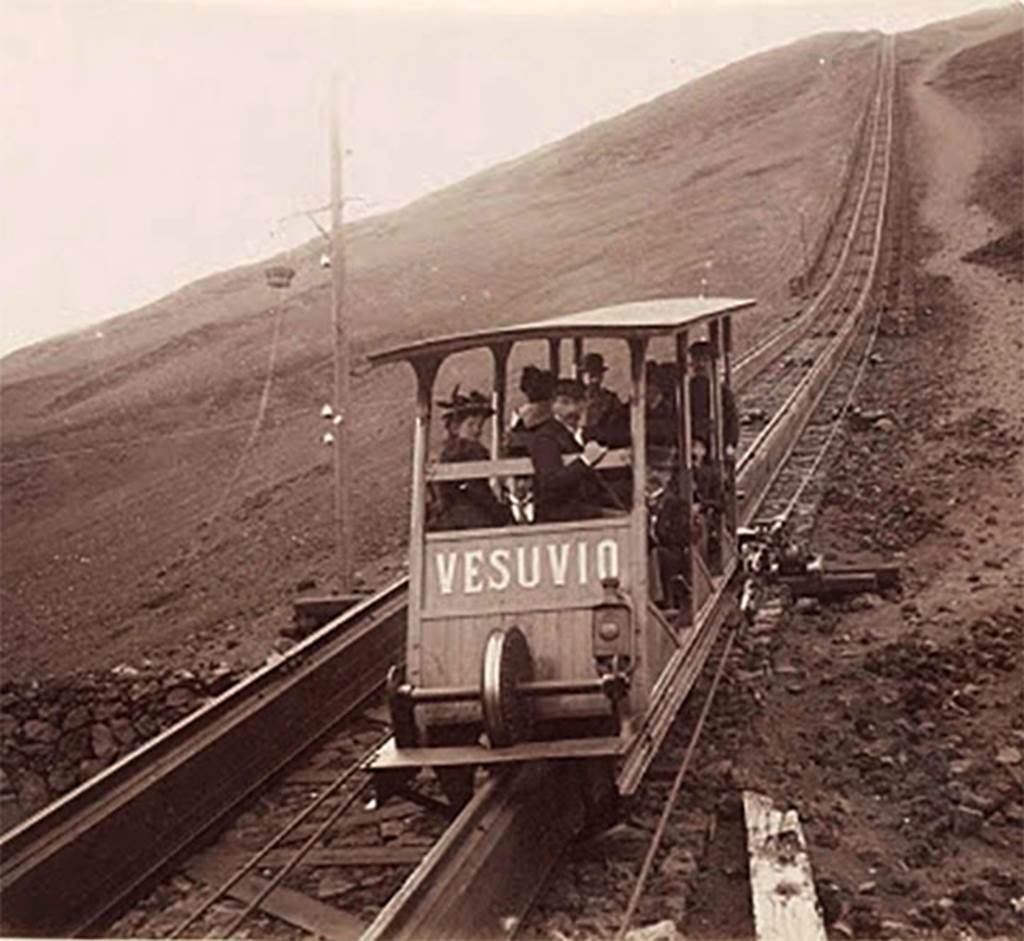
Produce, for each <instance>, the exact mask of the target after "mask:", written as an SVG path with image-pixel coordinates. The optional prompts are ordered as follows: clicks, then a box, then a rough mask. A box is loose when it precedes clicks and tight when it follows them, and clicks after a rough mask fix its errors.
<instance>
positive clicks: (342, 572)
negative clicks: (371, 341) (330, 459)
mask: <svg viewBox="0 0 1024 941" xmlns="http://www.w3.org/2000/svg"><path fill="white" fill-rule="evenodd" d="M338 108H339V103H338V79H337V76H332V79H331V100H330V136H331V141H330V148H331V328H332V330H331V332H332V334H333V337H334V401H333V403H332V407H333V411H334V417H333V422H334V525H335V538H336V540H337V552H338V578H339V579H340V581H341V592H342V594H348V593H349V592H351V591H352V526H351V520H352V517H351V505H350V501H349V492H350V489H351V460H350V457H351V453H352V452H351V447H350V437H351V436H350V432H349V427H350V426H351V424H352V422H351V414H350V411H351V409H350V406H351V396H350V391H349V365H348V364H349V356H348V331H347V329H346V325H345V244H344V236H343V234H342V226H343V224H344V221H343V218H342V207H343V206H344V196H343V194H342V149H341V130H340V126H339V124H340V122H339V117H338Z"/></svg>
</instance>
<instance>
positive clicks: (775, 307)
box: [0, 33, 879, 671]
mask: <svg viewBox="0 0 1024 941" xmlns="http://www.w3.org/2000/svg"><path fill="white" fill-rule="evenodd" d="M878 49H879V36H878V34H874V33H872V34H829V35H822V36H816V37H813V38H810V39H807V40H803V41H801V42H797V43H794V44H792V45H789V46H786V47H784V48H781V49H777V50H773V51H770V52H767V53H764V54H761V55H758V56H754V57H752V58H750V59H746V60H743V61H741V62H738V63H736V64H734V65H732V66H729V67H728V68H725V69H722V70H720V71H718V72H716V73H714V74H712V75H709V76H706V77H704V78H702V79H699V80H697V81H695V82H691V83H689V84H687V85H685V86H683V87H682V88H680V89H678V90H677V91H674V92H671V93H669V94H667V95H664V96H662V97H660V98H658V99H656V100H655V101H653V102H650V103H648V104H646V105H642V106H640V107H638V108H635V109H633V110H631V111H629V112H627V113H626V114H624V115H621V116H619V117H617V118H614V119H612V120H609V121H605V122H602V123H600V124H597V125H594V126H592V127H589V128H587V129H585V130H583V131H581V132H579V133H577V134H575V135H573V136H571V137H569V138H567V139H566V140H564V141H561V142H559V143H557V144H553V145H550V146H548V147H545V148H543V149H541V150H540V151H537V152H535V153H533V154H530V155H527V156H525V157H523V158H520V159H518V160H515V161H510V162H508V163H505V164H502V165H500V166H498V167H495V168H492V169H490V170H488V171H486V172H484V173H481V174H478V175H476V176H474V177H472V178H470V179H468V180H466V181H464V182H462V183H460V184H457V185H456V186H453V187H450V188H448V189H446V190H443V191H441V192H438V193H435V194H432V195H431V196H428V197H426V198H424V199H421V200H419V201H417V202H415V203H413V204H411V205H410V206H408V207H406V208H405V209H403V210H401V211H398V212H394V213H390V214H388V215H385V216H380V217H376V218H374V219H369V220H365V221H362V222H360V223H357V224H355V225H352V226H351V227H349V229H348V230H347V246H348V257H349V275H350V278H349V304H348V314H349V316H350V318H351V323H352V331H353V338H354V347H355V352H356V353H357V355H361V354H362V353H363V352H365V351H366V350H367V349H370V348H374V347H379V346H381V345H383V344H386V343H390V342H393V341H397V340H399V339H407V338H409V337H415V336H419V335H426V334H430V333H435V332H438V331H441V330H451V329H453V328H462V327H470V326H476V325H480V324H484V323H490V322H512V321H515V320H517V319H519V320H522V319H533V318H535V317H538V316H543V315H545V314H549V313H554V312H558V311H565V310H571V309H578V308H582V307H587V306H594V305H598V304H605V303H611V302H615V301H619V300H625V299H638V298H643V297H657V296H665V295H670V294H689V293H696V292H697V291H698V290H699V287H700V278H701V276H702V275H705V276H707V277H708V278H709V290H710V291H711V292H712V293H718V294H732V295H751V296H756V297H758V298H759V299H761V301H762V306H761V307H760V308H759V312H758V314H757V315H756V318H755V319H751V320H748V321H747V323H745V324H744V325H743V329H742V330H741V335H742V337H743V341H744V342H749V341H750V339H751V338H752V337H756V336H757V335H758V334H759V333H760V332H763V331H764V330H767V329H769V328H770V326H771V325H772V324H773V323H775V322H777V321H778V319H779V318H780V317H782V316H785V315H788V314H789V313H791V311H792V307H793V302H791V301H790V300H789V299H788V297H787V294H786V291H785V286H786V284H787V282H788V279H789V278H790V277H791V276H792V275H794V274H796V273H797V272H798V271H799V270H800V269H801V264H802V260H801V254H802V250H801V236H800V216H799V215H798V210H800V209H802V210H803V211H804V213H805V225H806V232H805V235H806V239H807V241H808V243H809V244H810V246H811V249H812V250H813V248H814V246H815V244H816V243H817V241H818V239H819V238H820V237H821V234H822V232H823V231H824V229H825V226H826V224H827V221H828V218H829V216H830V213H831V212H832V211H833V210H834V208H835V204H836V201H837V198H838V195H839V190H840V188H841V187H840V185H839V184H840V183H841V181H842V180H843V178H844V173H845V169H846V167H847V165H848V161H849V159H850V156H851V149H852V144H853V141H854V139H855V134H856V131H857V127H858V120H859V118H860V116H861V115H862V114H863V112H864V109H865V106H866V104H867V102H868V98H869V96H870V93H871V88H872V80H873V76H874V71H875V67H876V63H877V56H878ZM319 250H320V247H319V245H316V244H310V245H308V246H304V247H303V248H301V249H298V250H296V251H294V252H291V253H288V254H287V255H286V256H284V257H286V258H287V259H288V260H290V262H291V263H292V264H294V265H295V267H296V269H297V272H298V274H297V277H296V280H295V283H294V285H293V287H292V288H291V289H290V290H289V291H288V292H287V293H286V294H284V295H274V294H273V293H272V292H271V290H270V289H269V288H267V287H266V286H265V284H264V282H263V273H262V269H261V268H260V267H248V268H240V269H236V270H233V271H229V272H224V273H222V274H217V275H213V276H211V277H209V278H206V279H203V280H202V281H199V282H196V283H195V284H192V285H189V286H188V287H186V288H184V289H182V290H181V291H178V292H176V293H174V294H172V295H170V296H168V297H167V298H164V299H162V300H161V301H158V302H157V303H155V304H152V305H149V306H148V307H146V308H143V309H142V310H140V311H137V312H134V313H131V314H127V315H123V316H121V317H117V318H114V319H113V320H111V321H108V322H106V323H105V324H102V325H100V326H99V327H97V328H94V329H91V330H87V331H82V332H79V333H77V334H73V335H69V336H66V337H62V338H59V339H56V340H53V341H49V342H47V343H43V344H38V345H36V346H34V347H31V348H29V349H26V350H22V351H19V352H17V353H14V354H12V355H10V356H8V357H7V358H6V359H5V360H4V361H3V384H2V386H0V397H2V399H0V401H2V407H3V415H4V423H3V429H2V445H3V460H4V465H3V479H2V482H3V491H2V505H0V509H2V516H3V530H4V542H5V553H4V556H5V558H4V565H3V572H2V589H3V635H4V647H5V650H6V652H7V653H8V662H9V663H10V664H11V667H10V668H12V669H16V670H19V671H46V670H60V669H65V668H68V667H69V666H72V665H74V666H87V665H105V664H108V663H109V662H111V661H112V660H114V659H124V658H139V657H142V656H155V655H157V654H160V655H162V656H163V655H166V656H167V657H171V658H173V657H175V656H178V655H181V657H182V659H183V661H184V662H188V660H189V658H190V657H194V655H195V650H197V649H201V650H203V651H205V652H207V653H209V655H210V656H214V655H216V656H224V655H225V650H224V647H223V644H222V635H223V632H224V628H225V625H226V624H227V623H228V622H234V623H235V624H237V625H238V626H239V627H244V628H245V631H244V632H243V634H244V635H245V636H247V637H250V638H255V639H257V640H260V639H262V638H266V637H268V636H270V635H271V634H272V631H273V628H274V625H276V624H280V623H281V621H282V620H283V619H284V618H285V617H286V613H285V609H286V607H287V605H288V603H289V601H290V598H291V595H292V594H293V592H294V589H295V586H296V583H297V582H298V581H300V580H301V579H304V578H305V577H307V576H309V575H310V574H311V573H312V574H313V575H315V577H317V578H318V579H319V581H320V584H321V585H322V586H329V584H330V576H329V572H330V566H331V555H330V554H331V548H330V546H331V544H330V526H329V517H330V483H329V479H330V478H329V459H330V453H329V452H328V451H327V450H326V449H324V448H322V447H321V446H320V445H319V443H318V438H319V435H320V432H321V431H322V428H321V427H320V420H319V419H318V418H317V415H316V412H317V410H318V408H319V405H320V403H321V402H322V401H324V400H326V399H327V398H328V397H329V395H328V388H329V379H330V368H329V357H330V346H329V343H330V339H329V336H330V335H329V332H328V329H327V328H328V322H329V312H328V300H329V288H328V283H327V280H326V278H325V276H324V273H323V272H322V271H321V270H320V269H319V268H318V266H317V264H316V260H317V258H318V256H319ZM708 260H711V261H712V267H710V268H708V267H706V262H707V261H708ZM277 303H279V304H280V307H275V304H277ZM278 317H280V319H281V327H280V329H281V334H280V342H279V343H278V344H277V345H276V347H273V350H272V342H271V341H272V337H273V336H274V331H275V324H276V321H277V318H278ZM527 353H528V351H525V352H524V355H526V354H527ZM271 362H272V364H273V369H272V370H271V371H270V374H269V375H270V379H269V384H268V364H269V363H271ZM482 362H483V360H482V358H480V359H477V360H473V359H472V358H467V361H466V362H465V363H463V364H461V365H458V366H457V368H458V372H456V368H455V367H453V368H452V369H450V370H448V371H447V372H446V373H445V374H444V375H443V376H442V378H441V383H442V386H441V387H442V388H446V387H447V384H450V383H451V382H453V381H455V380H456V379H463V380H468V381H479V376H480V365H481V363H482ZM612 379H613V381H614V380H616V376H615V374H613V375H612ZM354 386H355V403H354V406H353V413H354V414H353V422H354V438H355V448H354V454H353V460H355V461H357V463H358V467H359V471H360V480H359V483H358V486H357V494H356V499H355V501H354V505H355V506H356V507H357V508H358V521H357V523H358V526H357V535H358V545H359V551H360V555H361V558H362V559H364V560H365V559H369V558H371V557H372V556H374V555H375V554H377V553H379V552H382V551H386V550H399V549H400V547H401V545H402V543H403V541H404V526H405V513H406V510H405V505H406V488H407V466H406V465H407V461H408V454H407V451H408V446H407V442H408V441H409V417H408V416H409V409H410V403H411V399H410V393H411V382H410V379H409V377H408V376H407V375H406V374H405V372H404V371H403V370H401V369H398V368H394V369H389V370H383V371H381V372H380V373H378V374H375V375H373V376H365V377H362V376H361V377H360V378H357V380H356V382H355V383H354ZM265 391H266V392H267V393H268V395H269V407H268V409H267V413H266V419H265V421H264V422H263V423H262V425H255V424H254V423H253V418H254V416H255V415H256V414H257V409H258V403H259V402H260V400H261V397H262V396H263V394H264V392H265ZM60 454H64V455H65V456H64V457H60V456H59V455H60ZM186 641H187V645H186V646H185V647H183V646H182V643H183V642H186ZM193 648H194V649H193ZM241 649H242V651H245V650H247V649H248V648H246V647H245V646H244V645H243V648H241Z"/></svg>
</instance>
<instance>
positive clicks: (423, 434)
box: [406, 356, 441, 683]
mask: <svg viewBox="0 0 1024 941" xmlns="http://www.w3.org/2000/svg"><path fill="white" fill-rule="evenodd" d="M410 362H411V364H412V368H413V369H414V370H415V371H416V422H415V425H414V430H413V445H412V493H411V495H410V500H409V622H410V623H409V632H408V637H409V640H408V646H407V649H406V670H407V673H408V679H409V681H410V682H411V683H418V682H419V681H420V658H419V654H420V650H419V630H418V629H414V628H416V627H417V626H418V618H419V614H420V609H421V607H422V599H423V559H424V534H425V532H426V527H427V520H426V510H427V455H428V454H429V453H430V419H431V415H432V412H433V396H434V380H435V379H436V378H437V371H438V369H439V368H440V366H441V360H440V359H439V358H437V357H433V356H432V357H429V358H424V359H414V360H410Z"/></svg>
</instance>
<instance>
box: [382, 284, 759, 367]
mask: <svg viewBox="0 0 1024 941" xmlns="http://www.w3.org/2000/svg"><path fill="white" fill-rule="evenodd" d="M754 304H755V302H754V301H753V300H749V299H745V298H731V297H672V298H662V299H659V300H649V301H633V302H631V303H627V304H615V305H613V306H610V307H598V308H596V309H594V310H584V311H579V312H577V313H573V314H563V315H561V316H557V317H549V318H547V319H545V320H534V321H531V322H530V323H516V324H507V325H505V326H499V327H489V328H486V329H483V330H473V331H469V332H467V333H458V334H449V335H448V336H442V337H435V338H433V339H426V340H417V341H416V342H414V343H407V344H404V345H402V346H396V347H394V348H392V349H389V350H384V351H382V352H380V353H374V354H371V355H370V357H369V359H370V362H371V363H372V364H373V365H374V366H380V365H382V364H384V363H393V362H396V361H398V360H410V361H413V360H419V359H423V358H426V357H441V356H448V355H449V354H450V353H457V352H460V351H462V350H469V349H475V348H477V347H481V346H490V345H491V344H494V343H512V342H516V341H520V340H537V339H564V338H566V337H623V338H630V337H651V336H658V335H664V334H674V333H678V332H679V331H680V330H685V329H687V328H688V327H693V326H696V325H697V324H700V323H703V322H705V321H707V320H712V319H713V318H715V317H721V316H722V315H724V314H729V313H734V312H736V311H739V310H745V309H746V308H748V307H753V306H754Z"/></svg>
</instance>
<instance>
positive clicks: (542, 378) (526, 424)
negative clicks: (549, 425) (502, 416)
mask: <svg viewBox="0 0 1024 941" xmlns="http://www.w3.org/2000/svg"><path fill="white" fill-rule="evenodd" d="M519 389H520V391H521V392H522V393H523V394H524V395H525V396H526V402H525V403H524V404H523V405H521V406H519V408H518V409H516V411H515V412H514V414H513V415H512V420H511V421H510V422H509V430H508V437H507V438H506V441H505V453H506V454H507V455H508V456H509V457H526V456H527V455H528V454H529V453H530V449H529V447H528V445H527V439H528V436H529V435H530V434H531V433H532V432H533V430H534V429H535V428H537V426H538V425H541V424H543V423H544V422H546V421H547V420H548V419H549V418H550V417H551V400H552V399H553V398H554V395H555V374H554V373H553V372H551V371H550V370H548V369H538V368H537V367H536V366H524V367H523V373H522V376H521V377H520V379H519Z"/></svg>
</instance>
